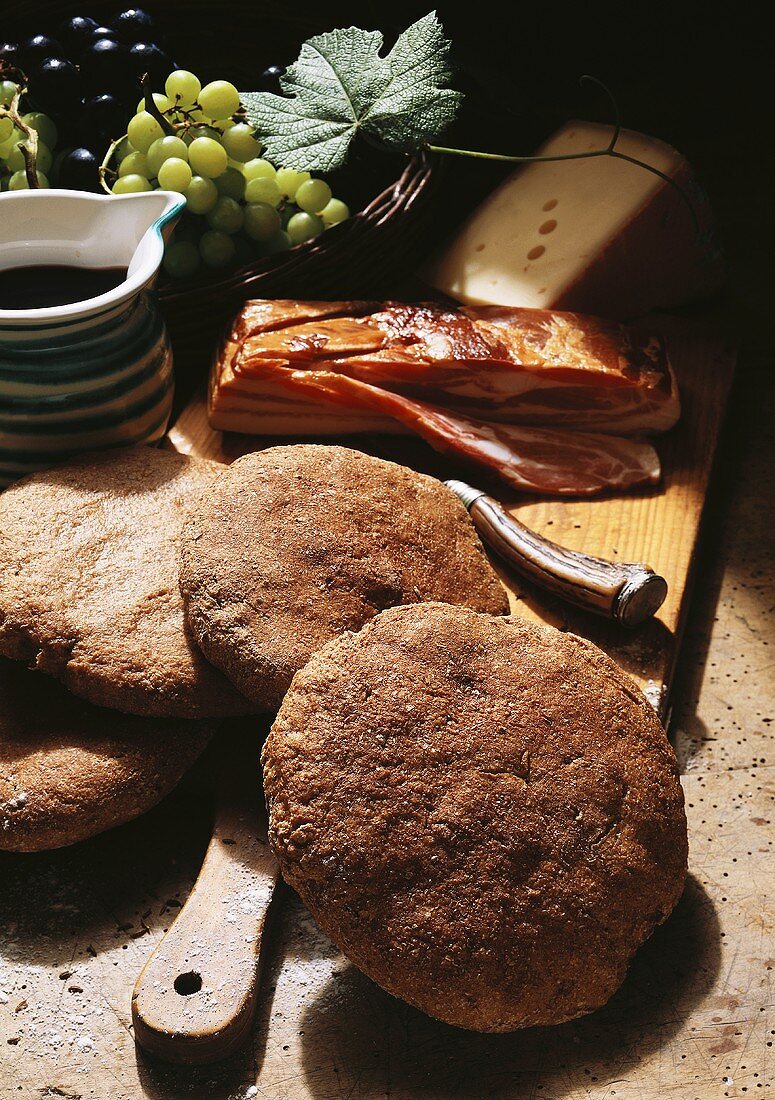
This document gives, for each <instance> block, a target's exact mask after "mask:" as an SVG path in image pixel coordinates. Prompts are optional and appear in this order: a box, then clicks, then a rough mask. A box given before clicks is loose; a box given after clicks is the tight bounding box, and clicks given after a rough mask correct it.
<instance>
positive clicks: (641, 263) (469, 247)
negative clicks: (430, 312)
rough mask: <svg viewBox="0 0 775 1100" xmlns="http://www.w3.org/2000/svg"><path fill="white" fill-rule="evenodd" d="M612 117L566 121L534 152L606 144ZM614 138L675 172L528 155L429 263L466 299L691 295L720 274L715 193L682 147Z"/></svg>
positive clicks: (664, 303)
mask: <svg viewBox="0 0 775 1100" xmlns="http://www.w3.org/2000/svg"><path fill="white" fill-rule="evenodd" d="M610 139H611V128H610V127H608V126H602V125H599V124H597V123H592V122H569V123H568V124H567V125H565V126H563V127H562V128H561V129H560V130H558V131H557V133H556V134H554V135H553V136H552V137H551V138H550V139H549V140H548V141H547V142H546V143H545V144H544V145H543V146H542V148H540V149H539V150H538V151H537V152H538V155H552V156H556V155H561V154H567V153H582V152H589V151H592V150H596V149H605V148H606V146H607V145H608V143H609V142H610ZM616 148H617V150H618V151H619V152H621V153H624V154H626V155H627V156H631V157H635V158H637V159H638V160H641V161H644V162H645V163H647V164H649V165H651V166H652V167H654V168H656V169H658V170H659V171H660V172H663V173H664V174H665V175H667V176H669V177H670V178H671V179H672V180H674V181H675V183H676V184H678V186H679V187H680V188H681V190H682V191H683V192H684V194H685V195H686V197H687V198H688V200H689V202H690V203H691V206H692V209H693V210H694V217H692V213H691V211H690V209H689V208H688V207H687V203H686V201H685V200H684V198H682V196H681V194H679V192H678V191H677V190H676V188H675V187H673V186H671V185H670V184H669V183H667V182H666V181H665V180H662V179H660V178H659V177H658V176H655V175H654V174H653V173H651V172H647V171H646V170H645V169H643V168H641V167H639V166H638V165H635V164H631V163H629V162H627V161H624V160H620V159H614V158H612V157H594V158H590V159H579V160H565V161H554V162H544V163H540V164H539V163H531V164H526V165H524V166H523V167H521V168H520V169H518V170H517V171H516V172H514V173H513V174H512V175H511V176H510V177H509V178H508V179H507V180H506V181H505V182H504V183H503V184H501V186H500V187H498V188H497V189H496V190H495V191H494V192H493V193H492V194H491V195H490V196H488V198H487V199H485V201H484V202H483V203H482V205H481V206H480V207H479V208H478V209H477V210H476V211H475V212H474V214H473V215H472V216H471V217H470V218H469V220H468V221H467V222H466V224H465V225H464V226H463V228H462V229H461V230H460V231H459V233H458V234H457V236H456V237H455V238H454V240H452V241H451V243H450V244H449V245H448V246H447V247H446V248H445V249H444V250H443V251H442V252H441V254H440V255H438V256H437V257H436V258H435V259H434V260H433V261H432V262H431V263H430V264H429V265H428V267H427V268H426V270H425V272H424V275H425V278H426V279H427V280H428V282H430V283H431V285H432V286H434V287H436V289H437V290H440V291H442V292H443V293H444V294H447V295H449V296H450V297H451V298H454V299H456V300H457V301H459V302H467V303H470V304H477V305H479V304H490V305H501V306H528V307H533V308H538V309H562V310H577V311H579V312H584V313H593V314H599V315H602V316H604V317H614V318H626V317H634V316H637V315H639V314H642V313H646V312H648V311H649V310H652V309H656V308H667V307H670V306H676V305H681V304H683V303H685V302H690V301H693V300H695V299H697V298H700V297H703V296H705V295H707V294H710V293H712V292H714V291H716V290H718V289H719V288H720V286H721V285H722V283H723V268H722V262H721V253H720V249H719V247H718V244H717V241H716V237H715V234H714V231H713V224H712V218H711V212H710V208H709V204H708V201H707V198H706V197H705V194H704V192H703V191H702V189H701V188H700V186H699V184H698V183H697V180H696V178H695V177H694V174H693V173H692V170H691V168H690V166H689V164H688V162H687V161H686V159H685V158H684V157H682V156H681V154H680V153H678V152H676V150H675V149H673V148H671V146H669V145H666V144H665V143H664V142H661V141H658V140H657V139H656V138H652V137H647V136H646V135H645V134H638V133H635V132H634V131H632V130H623V131H622V132H621V135H620V137H619V140H618V142H617V145H616Z"/></svg>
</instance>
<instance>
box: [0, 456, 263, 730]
mask: <svg viewBox="0 0 775 1100" xmlns="http://www.w3.org/2000/svg"><path fill="white" fill-rule="evenodd" d="M221 468H222V467H220V466H219V465H218V464H217V463H214V462H206V461H203V460H201V459H192V458H189V457H187V456H185V455H180V454H176V453H174V452H172V451H162V450H158V449H156V448H153V447H142V446H141V447H131V448H127V449H122V450H118V451H106V452H102V453H99V454H87V455H83V456H81V457H80V458H78V459H76V460H74V461H72V462H68V463H67V464H66V465H64V466H59V467H56V468H55V469H52V470H45V471H43V472H41V473H36V474H31V475H30V476H29V477H25V478H22V480H21V481H18V482H17V483H16V484H15V485H12V486H11V488H9V489H7V490H6V491H5V492H4V493H2V495H0V576H1V577H2V583H1V584H0V654H2V655H4V656H6V657H11V658H13V659H14V660H17V661H24V662H25V663H27V664H30V665H34V666H35V667H36V668H38V669H40V670H42V671H44V672H47V673H49V674H50V675H52V676H55V677H56V678H57V679H59V680H61V681H62V683H64V684H65V685H66V686H67V687H68V688H69V689H70V690H71V691H72V692H74V693H75V694H76V695H80V696H82V697H83V698H84V699H88V700H89V701H90V702H92V703H97V704H98V705H100V706H106V707H115V708H116V709H117V710H122V711H126V712H128V713H130V714H142V715H152V716H161V717H165V716H166V717H181V718H200V717H211V716H218V715H229V714H246V713H249V712H250V711H251V710H253V709H254V708H253V707H251V705H250V703H249V702H248V701H247V700H246V699H245V698H244V697H243V696H241V695H240V694H239V693H238V692H237V691H236V690H235V689H234V687H233V686H232V684H231V683H230V682H229V681H228V680H227V679H226V677H225V676H223V675H222V674H221V673H220V672H218V670H217V669H215V668H213V667H212V665H209V664H208V663H207V661H206V660H205V659H204V657H203V656H202V654H201V653H200V651H199V649H198V647H197V645H196V643H195V642H194V641H193V639H192V638H191V637H190V635H189V632H188V628H187V626H186V624H185V620H184V616H183V604H182V601H181V598H180V592H179V589H178V555H179V542H180V533H181V528H182V525H183V519H184V517H185V513H186V511H187V509H188V508H189V507H190V505H191V503H192V501H194V500H195V499H197V498H198V497H199V496H200V495H201V494H202V493H203V492H205V491H206V489H207V488H208V487H209V485H210V482H211V481H212V480H213V479H214V477H215V475H216V474H217V473H218V472H219V470H220V469H221Z"/></svg>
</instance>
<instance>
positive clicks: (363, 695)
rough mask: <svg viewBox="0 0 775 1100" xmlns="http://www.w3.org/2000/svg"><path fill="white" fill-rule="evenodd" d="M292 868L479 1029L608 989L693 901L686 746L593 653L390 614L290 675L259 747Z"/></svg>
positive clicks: (520, 626) (510, 1023)
mask: <svg viewBox="0 0 775 1100" xmlns="http://www.w3.org/2000/svg"><path fill="white" fill-rule="evenodd" d="M263 764H264V782H265V789H266V794H267V799H268V805H269V813H270V819H269V820H270V830H269V831H270V841H271V844H272V847H273V849H274V851H275V853H276V855H277V858H278V860H279V861H280V865H281V867H282V871H283V875H284V877H285V878H286V880H287V881H288V882H289V883H290V885H291V886H293V887H294V889H296V890H297V891H298V893H299V894H300V895H301V897H302V899H303V900H304V902H305V903H306V904H307V906H308V907H309V909H310V910H311V912H312V913H313V915H314V916H315V918H316V919H317V920H318V922H319V923H320V925H321V927H322V928H323V929H324V930H325V932H326V933H328V935H329V936H330V937H331V938H332V939H333V940H334V942H335V943H336V944H337V945H338V946H339V947H340V948H341V949H342V950H343V951H344V952H345V954H346V955H347V956H348V957H349V958H350V959H351V960H352V961H353V962H354V963H355V964H356V965H357V966H358V967H360V969H361V970H363V971H364V972H365V973H366V974H368V975H369V976H370V977H371V978H373V979H374V981H376V982H378V983H379V984H380V985H382V986H383V987H384V988H385V989H387V990H388V991H389V992H390V993H392V994H394V995H395V996H398V997H401V998H403V999H404V1000H406V1001H408V1002H409V1003H410V1004H413V1005H415V1006H416V1007H418V1008H420V1009H421V1010H422V1011H424V1012H426V1013H428V1014H429V1015H431V1016H435V1017H438V1018H439V1019H441V1020H445V1021H447V1022H448V1023H450V1024H455V1025H458V1026H460V1027H465V1028H470V1029H473V1030H477V1031H492V1032H499V1031H511V1030H514V1029H517V1028H521V1027H528V1026H532V1025H539V1024H555V1023H560V1022H562V1021H565V1020H570V1019H573V1018H574V1017H577V1016H580V1015H583V1014H584V1013H587V1012H591V1011H592V1010H594V1009H596V1008H598V1007H600V1006H601V1005H603V1004H604V1003H605V1002H606V1001H607V1000H608V999H609V998H610V997H611V995H612V994H613V993H614V992H615V990H616V989H617V988H618V987H619V985H620V984H621V982H622V980H623V978H624V976H625V972H626V969H627V965H628V963H629V961H630V958H631V956H632V954H633V953H634V951H635V950H636V949H637V948H638V946H639V945H640V944H641V943H642V942H643V941H644V940H645V939H646V938H647V937H648V936H649V935H650V934H651V932H652V931H653V929H654V927H655V926H656V925H657V924H659V923H660V922H661V921H663V920H664V919H665V918H666V917H667V916H668V914H669V913H670V911H671V909H672V908H673V906H674V905H675V903H676V902H677V900H678V898H679V897H680V895H681V892H682V889H683V884H684V878H685V873H686V860H687V837H686V818H685V814H684V800H683V792H682V789H681V785H680V781H679V778H678V770H677V764H676V759H675V755H674V753H673V751H672V749H671V747H670V744H669V742H668V740H667V738H666V736H665V734H664V731H663V729H662V727H661V725H660V723H659V721H658V720H657V718H656V716H655V714H654V712H653V711H652V709H651V708H650V707H649V705H648V704H647V703H646V701H645V699H644V698H643V696H642V695H641V693H640V692H639V691H638V689H637V688H636V686H635V685H634V684H633V683H632V682H631V681H630V680H629V679H628V678H627V677H626V676H625V675H624V674H623V673H622V672H621V671H620V670H619V669H618V667H617V666H616V665H615V664H614V663H613V662H612V661H611V660H610V659H609V658H608V657H607V656H606V655H605V654H604V653H602V652H601V651H600V650H599V649H597V647H595V646H594V645H592V644H591V643H589V642H586V641H583V640H582V639H580V638H578V637H576V636H575V635H572V634H563V633H560V632H559V631H556V630H554V629H552V628H549V627H541V626H537V625H533V624H531V623H527V622H524V621H521V620H519V619H517V618H500V619H499V618H493V617H490V616H487V615H480V614H476V613H474V612H472V611H470V610H467V609H465V608H461V607H450V606H444V605H441V604H419V605H416V606H412V607H401V608H395V609H392V610H388V611H384V612H383V613H382V614H380V615H378V616H377V617H376V618H375V619H374V620H373V621H372V622H371V623H369V624H368V625H367V626H365V627H364V628H363V629H362V630H361V631H360V632H359V633H357V634H346V635H344V636H343V637H341V638H339V639H337V640H336V641H333V642H331V643H330V644H328V645H327V646H326V647H325V648H324V649H323V650H322V651H321V652H319V653H318V654H316V655H315V656H314V657H313V658H312V660H311V661H310V662H309V664H308V665H307V666H306V667H305V668H304V669H303V670H301V671H300V672H299V673H297V675H296V677H295V679H294V681H293V684H292V686H291V689H290V691H289V692H288V694H287V695H286V697H285V701H284V703H283V705H282V708H281V709H280V712H279V714H278V716H277V718H276V720H275V723H274V725H273V727H272V730H271V733H270V735H269V738H268V740H267V742H266V745H265V747H264V751H263Z"/></svg>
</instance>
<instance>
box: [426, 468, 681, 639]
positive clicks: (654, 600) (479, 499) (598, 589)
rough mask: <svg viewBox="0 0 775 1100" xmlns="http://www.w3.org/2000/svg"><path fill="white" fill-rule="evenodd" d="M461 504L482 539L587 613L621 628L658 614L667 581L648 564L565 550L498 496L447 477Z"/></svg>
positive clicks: (512, 565) (533, 579) (499, 553)
mask: <svg viewBox="0 0 775 1100" xmlns="http://www.w3.org/2000/svg"><path fill="white" fill-rule="evenodd" d="M445 485H447V487H448V488H450V489H451V490H452V491H453V493H455V494H456V495H457V496H458V497H459V498H460V499H461V500H462V502H463V504H464V505H465V507H466V508H467V509H468V512H469V514H470V516H471V519H472V520H473V523H474V526H475V527H476V530H477V531H478V532H479V536H480V537H481V539H482V541H483V542H484V543H485V544H486V545H487V546H489V547H490V549H492V550H493V551H495V553H496V554H498V555H499V557H501V558H503V560H504V561H505V562H507V563H508V565H510V566H511V567H512V568H513V569H515V570H516V571H517V572H519V573H522V574H523V575H524V576H525V577H527V578H528V579H529V580H531V581H534V582H535V583H536V584H538V585H540V586H541V588H544V589H546V590H547V591H548V592H552V593H554V594H555V595H556V596H560V597H561V598H562V599H564V600H566V601H567V602H568V603H572V604H575V606H576V607H581V608H583V609H584V610H585V611H591V612H592V613H593V614H595V615H602V616H603V617H604V618H606V619H611V620H613V621H614V622H617V623H620V624H621V625H622V626H630V627H632V626H638V625H639V624H640V623H643V622H645V621H646V620H647V619H650V618H651V617H652V615H654V614H656V612H657V611H658V610H659V608H660V607H661V606H662V604H663V603H664V600H665V597H666V596H667V582H666V580H665V578H664V577H661V576H660V575H659V574H658V573H655V572H654V570H653V569H651V567H650V566H648V565H641V564H638V563H635V562H613V561H606V559H605V558H594V557H592V556H591V555H590V554H583V553H581V552H580V551H578V550H569V549H567V548H566V547H564V546H558V545H557V543H555V542H550V540H549V539H545V538H543V537H542V536H541V535H537V534H536V533H535V531H531V530H530V528H529V527H525V525H524V524H523V523H520V522H519V520H516V519H514V518H513V517H512V516H510V515H508V513H507V512H505V511H504V509H503V508H502V507H501V506H500V504H498V502H497V501H496V500H493V498H492V497H490V496H488V495H487V494H486V493H484V492H482V491H481V490H479V489H474V488H472V487H471V486H470V485H466V483H465V482H464V481H455V480H451V481H447V482H445Z"/></svg>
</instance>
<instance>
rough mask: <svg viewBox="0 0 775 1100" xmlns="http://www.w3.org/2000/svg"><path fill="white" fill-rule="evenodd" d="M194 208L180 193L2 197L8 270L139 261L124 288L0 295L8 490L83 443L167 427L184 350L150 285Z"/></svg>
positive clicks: (2, 470)
mask: <svg viewBox="0 0 775 1100" xmlns="http://www.w3.org/2000/svg"><path fill="white" fill-rule="evenodd" d="M184 207H185V199H184V198H183V197H182V196H181V195H178V194H174V193H173V192H169V191H153V192H148V193H146V194H139V195H122V196H113V197H109V196H107V195H105V196H101V195H92V194H85V193H83V192H81V191H64V190H57V189H45V190H39V191H9V192H6V193H4V194H0V269H7V268H15V267H27V268H29V267H35V266H39V265H57V266H59V265H62V266H75V267H89V268H100V267H103V268H104V267H113V268H116V267H120V268H126V269H127V274H126V278H125V280H124V281H123V282H121V283H119V285H118V286H116V287H115V288H114V289H112V290H110V291H108V292H107V293H104V294H100V295H98V296H97V297H94V298H89V299H87V300H85V301H81V302H74V303H72V304H70V305H59V306H53V307H51V308H43V309H37V308H36V309H3V308H2V306H3V303H2V301H0V487H2V486H3V485H7V484H9V483H10V482H11V481H14V480H16V478H19V477H21V476H22V475H23V474H25V473H29V472H30V471H31V470H36V469H41V468H43V467H46V466H52V465H55V464H56V463H58V462H62V461H64V460H65V459H66V458H68V457H70V456H72V455H74V454H78V453H79V452H81V451H85V450H90V449H97V448H103V447H113V446H121V445H126V444H129V443H141V442H152V441H154V440H157V439H160V438H161V437H162V436H163V435H164V431H165V429H166V427H167V420H168V419H169V414H170V408H171V405H172V390H173V381H172V350H171V347H170V341H169V336H168V335H167V330H166V328H165V325H164V320H163V318H162V316H161V313H160V311H159V309H158V306H157V305H156V301H155V298H154V296H153V294H151V293H149V291H150V289H151V287H152V285H153V282H154V280H155V278H156V275H157V272H158V270H159V265H160V264H161V261H162V256H163V254H164V238H165V236H167V235H168V234H169V233H170V232H171V230H172V228H173V226H174V224H175V222H176V221H177V219H178V217H179V216H180V214H181V212H182V210H183V209H184Z"/></svg>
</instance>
